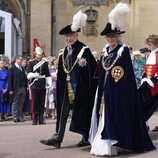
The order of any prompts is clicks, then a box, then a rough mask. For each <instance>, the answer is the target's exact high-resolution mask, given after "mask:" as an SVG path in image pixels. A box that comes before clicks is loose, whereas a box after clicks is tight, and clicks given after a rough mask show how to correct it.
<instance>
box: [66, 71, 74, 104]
mask: <svg viewBox="0 0 158 158" xmlns="http://www.w3.org/2000/svg"><path fill="white" fill-rule="evenodd" d="M67 86H68V98H69V102H70V104H73V103H74V99H75V94H74V90H73V88H72V85H71V82H70V75H69V74H67Z"/></svg>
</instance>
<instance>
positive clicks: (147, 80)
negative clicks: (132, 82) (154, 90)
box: [141, 78, 154, 87]
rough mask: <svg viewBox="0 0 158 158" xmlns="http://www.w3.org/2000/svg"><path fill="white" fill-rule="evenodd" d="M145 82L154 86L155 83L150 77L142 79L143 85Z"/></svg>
mask: <svg viewBox="0 0 158 158" xmlns="http://www.w3.org/2000/svg"><path fill="white" fill-rule="evenodd" d="M144 82H147V83H148V85H150V86H151V87H154V83H153V82H152V81H151V79H150V78H143V79H142V80H141V85H142V84H143V83H144Z"/></svg>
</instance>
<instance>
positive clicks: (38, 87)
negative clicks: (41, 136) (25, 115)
mask: <svg viewBox="0 0 158 158" xmlns="http://www.w3.org/2000/svg"><path fill="white" fill-rule="evenodd" d="M34 53H35V59H33V60H32V61H30V63H29V66H28V75H27V78H28V79H29V80H30V85H29V86H30V88H31V93H32V100H33V113H34V118H33V122H32V125H37V123H38V120H39V124H41V125H44V124H46V123H45V121H44V118H43V115H44V103H45V95H46V88H50V86H51V84H52V78H51V77H50V73H49V69H48V63H47V62H46V61H45V60H43V59H42V56H43V53H44V52H43V50H42V49H41V48H40V47H36V48H35V52H34Z"/></svg>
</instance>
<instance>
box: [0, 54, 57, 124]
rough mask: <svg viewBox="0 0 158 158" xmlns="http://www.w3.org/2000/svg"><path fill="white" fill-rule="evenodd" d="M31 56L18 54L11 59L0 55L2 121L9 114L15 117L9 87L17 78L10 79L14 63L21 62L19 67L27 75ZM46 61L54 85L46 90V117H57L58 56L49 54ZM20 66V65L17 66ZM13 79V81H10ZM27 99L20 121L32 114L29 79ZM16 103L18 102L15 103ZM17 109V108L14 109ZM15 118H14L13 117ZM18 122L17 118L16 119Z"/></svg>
mask: <svg viewBox="0 0 158 158" xmlns="http://www.w3.org/2000/svg"><path fill="white" fill-rule="evenodd" d="M30 60H31V59H30V58H25V57H24V58H22V57H21V56H19V55H17V56H16V57H13V59H12V61H9V59H8V58H7V57H6V56H4V55H1V56H0V121H7V120H8V116H9V118H11V117H12V118H13V115H14V114H13V113H14V111H15V110H16V105H15V107H14V108H13V107H12V104H13V96H14V95H11V94H10V92H9V87H11V85H9V84H12V83H11V82H12V80H15V79H9V78H10V77H9V76H13V75H11V68H13V67H14V65H18V61H19V62H20V64H19V67H20V66H21V68H22V70H23V71H24V73H25V76H26V77H27V73H28V72H27V68H28V64H29V61H30ZM45 60H46V61H48V65H49V70H50V74H51V77H52V86H51V87H50V88H49V89H47V90H46V97H45V118H52V119H55V118H56V111H55V107H56V99H55V98H56V79H57V63H58V60H57V58H56V57H52V56H49V57H47V58H45ZM17 67H18V66H17ZM16 77H17V76H16V75H15V73H14V76H13V78H16ZM9 80H11V81H9ZM25 90H26V93H25V97H24V98H25V101H24V104H23V105H22V115H21V116H22V119H20V120H21V121H20V120H18V122H24V121H25V118H24V117H23V116H27V115H29V116H32V108H33V107H32V102H31V95H30V90H29V81H27V85H26V86H25ZM15 104H16V103H15ZM14 109H15V110H14ZM13 120H14V119H13ZM14 122H16V120H14Z"/></svg>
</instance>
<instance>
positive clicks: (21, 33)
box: [0, 0, 29, 57]
mask: <svg viewBox="0 0 158 158" xmlns="http://www.w3.org/2000/svg"><path fill="white" fill-rule="evenodd" d="M0 10H1V11H5V12H7V13H10V14H11V15H12V24H13V25H12V28H13V29H12V40H13V43H12V46H11V47H12V48H11V52H9V53H11V55H10V56H11V57H12V56H14V55H16V54H24V53H26V52H28V49H29V47H28V46H29V45H28V44H27V43H28V42H27V41H28V39H29V34H28V33H27V28H28V14H27V3H26V4H25V3H24V1H23V0H12V1H10V0H0ZM1 21H2V18H1ZM4 34H5V33H1V35H0V40H2V39H3V38H4V37H5V36H4ZM15 38H16V40H14V39H15ZM4 40H5V39H4ZM2 41H3V40H2ZM19 42H21V44H20V43H19ZM4 43H5V42H4ZM2 44H3V43H2ZM4 45H5V44H4ZM19 45H21V46H20V47H19ZM4 47H5V46H4ZM4 49H5V48H4Z"/></svg>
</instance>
